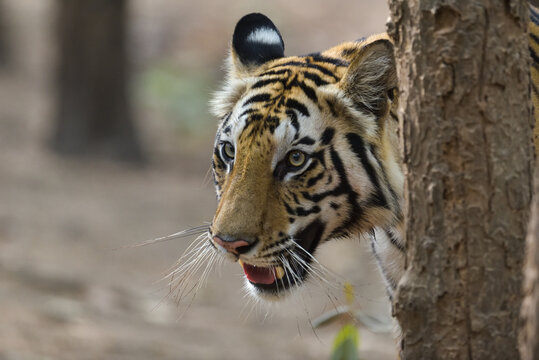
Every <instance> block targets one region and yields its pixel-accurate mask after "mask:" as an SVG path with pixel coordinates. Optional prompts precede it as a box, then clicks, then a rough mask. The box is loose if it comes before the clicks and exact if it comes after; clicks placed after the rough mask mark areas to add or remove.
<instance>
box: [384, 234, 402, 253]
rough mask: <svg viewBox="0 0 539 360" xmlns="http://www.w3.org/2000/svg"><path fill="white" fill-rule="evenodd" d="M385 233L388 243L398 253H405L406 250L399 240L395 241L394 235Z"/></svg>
mask: <svg viewBox="0 0 539 360" xmlns="http://www.w3.org/2000/svg"><path fill="white" fill-rule="evenodd" d="M384 231H385V233H386V236H387V237H388V239H389V241H390V242H391V244H392V245H393V246H395V247H396V248H397V249H398V250H399V251H400V252H402V253H405V252H406V249H405V248H404V245H403V244H401V242H400V241H399V239H397V238H396V237H395V235H394V234H393V232H391V231H389V230H384Z"/></svg>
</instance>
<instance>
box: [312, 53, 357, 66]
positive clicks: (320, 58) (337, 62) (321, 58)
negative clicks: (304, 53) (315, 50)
mask: <svg viewBox="0 0 539 360" xmlns="http://www.w3.org/2000/svg"><path fill="white" fill-rule="evenodd" d="M310 56H311V57H312V58H313V60H314V61H317V62H325V63H330V64H332V65H335V66H348V65H350V64H349V63H348V61H344V60H341V59H336V58H330V57H327V56H323V55H320V54H312V55H310Z"/></svg>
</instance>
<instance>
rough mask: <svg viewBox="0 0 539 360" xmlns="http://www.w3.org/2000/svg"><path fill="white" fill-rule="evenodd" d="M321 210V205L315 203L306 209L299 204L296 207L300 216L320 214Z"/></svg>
mask: <svg viewBox="0 0 539 360" xmlns="http://www.w3.org/2000/svg"><path fill="white" fill-rule="evenodd" d="M320 210H321V209H320V206H318V205H315V206H313V207H312V208H310V209H304V208H302V207H301V206H298V207H297V208H296V214H297V215H298V216H307V215H311V214H318V213H319V212H320Z"/></svg>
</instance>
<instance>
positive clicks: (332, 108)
mask: <svg viewBox="0 0 539 360" xmlns="http://www.w3.org/2000/svg"><path fill="white" fill-rule="evenodd" d="M326 104H327V105H328V108H329V111H330V112H331V115H333V117H338V114H337V111H336V110H335V103H334V102H333V101H331V100H328V99H326Z"/></svg>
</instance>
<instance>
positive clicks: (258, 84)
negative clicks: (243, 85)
mask: <svg viewBox="0 0 539 360" xmlns="http://www.w3.org/2000/svg"><path fill="white" fill-rule="evenodd" d="M277 82H281V83H282V82H283V80H282V79H281V78H272V79H262V80H258V81H257V82H256V83H254V85H253V86H251V89H258V88H261V87H263V86H266V85H268V84H274V83H277Z"/></svg>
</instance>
